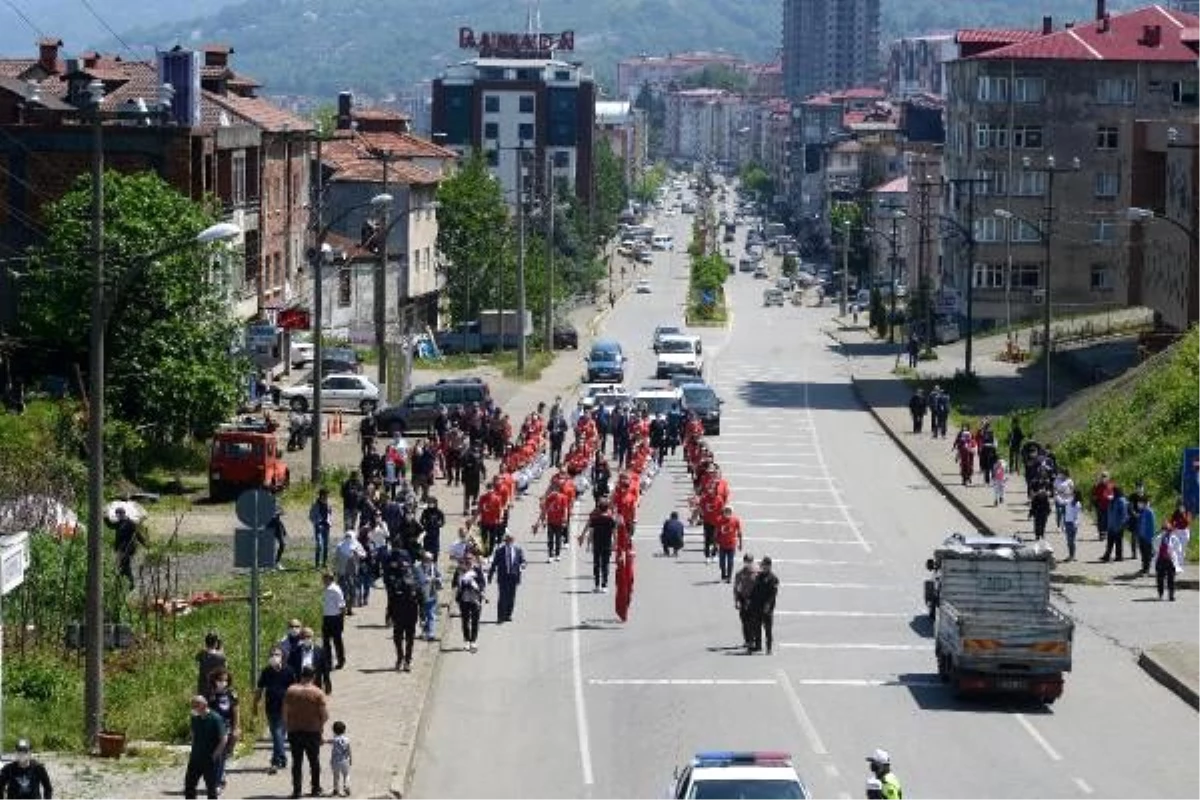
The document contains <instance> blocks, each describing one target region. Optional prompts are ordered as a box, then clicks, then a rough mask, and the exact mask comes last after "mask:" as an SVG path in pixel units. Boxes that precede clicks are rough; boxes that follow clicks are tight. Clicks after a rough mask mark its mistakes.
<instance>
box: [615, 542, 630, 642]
mask: <svg viewBox="0 0 1200 800" xmlns="http://www.w3.org/2000/svg"><path fill="white" fill-rule="evenodd" d="M633 564H634V552H633V540H632V539H630V538H629V533H628V532H627V531H626V529H625V525H624V524H622V525H621V526H620V527H619V528H618V529H617V576H616V579H617V596H616V601H617V617H619V618H620V620H621V622H625V621H626V620H628V619H629V604H630V603H631V602H633Z"/></svg>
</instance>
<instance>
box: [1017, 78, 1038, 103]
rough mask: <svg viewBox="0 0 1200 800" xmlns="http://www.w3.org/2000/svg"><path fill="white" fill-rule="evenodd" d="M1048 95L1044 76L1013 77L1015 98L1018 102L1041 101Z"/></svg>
mask: <svg viewBox="0 0 1200 800" xmlns="http://www.w3.org/2000/svg"><path fill="white" fill-rule="evenodd" d="M1045 97H1046V81H1045V79H1044V78H1013V100H1014V101H1015V102H1017V103H1040V102H1042V100H1044V99H1045Z"/></svg>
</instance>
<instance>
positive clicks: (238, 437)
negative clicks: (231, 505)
mask: <svg viewBox="0 0 1200 800" xmlns="http://www.w3.org/2000/svg"><path fill="white" fill-rule="evenodd" d="M290 480H291V476H290V474H289V472H288V466H287V464H286V463H284V460H283V456H282V454H281V453H280V452H279V441H278V439H276V437H275V432H274V431H273V430H264V429H263V428H262V427H261V426H258V425H243V424H237V425H223V426H221V427H220V428H218V429H217V432H216V433H215V434H214V435H213V440H212V445H211V446H210V448H209V455H208V496H209V497H210V498H212V499H213V500H221V499H223V498H225V497H228V496H230V495H232V494H235V493H236V492H239V491H242V490H244V489H267V490H269V491H273V492H276V491H279V490H281V489H284V488H286V487H287V485H288V483H289V481H290Z"/></svg>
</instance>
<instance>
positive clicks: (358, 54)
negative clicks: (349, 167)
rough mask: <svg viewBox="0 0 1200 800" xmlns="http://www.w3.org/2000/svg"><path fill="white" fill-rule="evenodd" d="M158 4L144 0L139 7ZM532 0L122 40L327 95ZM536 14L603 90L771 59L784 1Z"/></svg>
mask: <svg viewBox="0 0 1200 800" xmlns="http://www.w3.org/2000/svg"><path fill="white" fill-rule="evenodd" d="M18 2H20V0H18ZM25 2H26V4H31V3H30V0H25ZM38 2H39V3H41V2H58V3H66V2H68V0H38ZM92 2H94V3H96V4H98V5H104V6H105V7H106V8H107V7H113V9H114V10H113V12H112V16H113V17H114V19H115V18H116V17H117V11H116V9H117V8H121V9H124V8H126V7H127V6H129V5H132V4H131V3H129V2H128V0H92ZM186 2H187V4H188V6H189V7H192V8H197V9H200V10H204V8H205V7H209V8H211V7H213V6H218V5H221V0H207V2H204V0H186ZM882 2H883V31H884V38H885V40H886V39H889V38H892V37H895V36H900V35H906V34H913V33H929V32H933V31H938V30H941V31H949V30H953V29H955V28H957V27H969V26H973V25H1009V26H1014V27H1039V26H1040V25H1041V19H1042V16H1043V15H1052V16H1053V17H1054V18H1055V22H1056V25H1061V24H1062V23H1063V22H1065V21H1067V20H1068V19H1087V18H1089V17H1090V16H1092V15H1093V14H1094V13H1095V0H975V2H965V0H954V2H947V0H882ZM158 5H161V3H159V2H144V0H141V6H142V7H147V8H148V7H153V6H158ZM172 5H175V3H172ZM180 5H182V2H181V3H180ZM529 5H530V3H529V2H527V0H243V1H242V2H240V3H234V4H229V5H226V6H225V7H223V8H220V9H218V10H215V11H212V12H211V13H205V14H201V15H196V16H193V17H191V18H189V19H186V20H183V19H182V18H180V19H177V20H175V21H170V22H162V23H152V24H148V25H145V26H141V27H138V28H136V29H132V30H129V31H128V32H127V33H123V34H122V38H124V39H125V40H126V41H127V42H130V43H131V44H133V45H134V46H135V47H137V46H139V45H141V46H145V47H147V48H148V49H153V47H155V46H157V47H170V46H173V45H175V44H181V43H182V44H185V45H187V44H189V43H201V42H211V41H220V42H225V43H228V44H230V45H232V46H233V48H234V50H235V51H236V55H235V57H234V65H235V68H236V69H238V70H240V71H244V72H246V73H248V74H250V75H253V76H254V77H256V78H258V79H259V80H261V81H262V82H263V83H264V84H265V86H266V91H267V92H269V93H270V92H278V93H294V94H305V95H313V96H321V97H326V98H330V99H332V97H333V95H334V94H335V93H336V92H337V91H339V90H342V89H348V88H349V89H355V90H358V91H360V92H366V93H368V94H371V95H376V96H379V95H385V94H387V93H389V92H392V91H395V90H396V89H397V88H399V87H402V86H405V85H408V84H411V83H413V82H416V81H419V80H424V79H428V78H432V77H436V76H437V75H438V74H439V73H440V72H441V71H442V69H443V68H444V67H445V66H446V65H447V64H449V63H453V62H455V61H458V60H461V59H464V58H467V57H469V56H470V53H469V52H464V51H460V50H459V49H458V41H457V31H458V28H459V26H463V25H466V26H470V27H473V28H474V29H475V30H476V31H483V30H501V31H514V30H516V31H520V30H524V28H525V21H526V15H527V11H528V8H529ZM1133 5H1140V4H1139V3H1136V2H1134V0H1115V1H1114V0H1110V2H1109V7H1110V8H1112V9H1113V10H1114V11H1115V10H1117V9H1118V8H1120V7H1131V6H1133ZM83 13H85V14H86V12H83ZM144 16H145V15H144ZM541 22H542V28H543V30H546V31H560V30H565V29H570V30H574V31H575V44H576V52H575V58H578V59H581V60H583V61H584V62H585V63H587V64H588V65H590V66H592V67H593V68H594V69H595V70H596V73H597V76H598V77H599V78H600V80H601V82H602V83H603V84H607V85H610V86H611V84H612V83H613V78H614V76H615V64H616V62H617V60H619V59H621V58H624V57H627V56H630V55H636V54H638V53H643V52H644V53H651V54H666V53H671V52H683V51H688V50H711V51H727V52H731V53H737V54H739V55H742V56H744V57H746V58H750V59H755V60H772V59H774V58H776V57H777V53H778V49H779V43H780V38H781V36H780V31H781V24H782V4H781V2H780V0H543V1H542V2H541ZM68 46H69V45H68Z"/></svg>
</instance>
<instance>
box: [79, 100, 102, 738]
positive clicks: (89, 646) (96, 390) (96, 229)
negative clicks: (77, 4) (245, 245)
mask: <svg viewBox="0 0 1200 800" xmlns="http://www.w3.org/2000/svg"><path fill="white" fill-rule="evenodd" d="M88 90H89V91H90V92H92V102H93V104H94V105H93V107H92V113H93V115H94V116H93V118H92V320H91V329H90V331H89V336H88V339H89V342H88V346H89V350H88V392H89V395H90V396H89V397H88V431H87V443H88V523H87V604H86V609H85V612H86V613H85V615H84V619H85V626H86V631H85V636H86V640H85V648H84V650H85V655H86V657H85V661H84V684H83V688H84V727H85V735H86V736H87V741H86V742H85V743H84V744H85V745H87V747H88V748H89V749H90V748H91V747H92V746H93V745H95V743H96V737H97V736H98V735H99V734H100V731H101V730H102V728H103V726H104V530H103V525H104V128H103V126H102V124H101V123H102V120H101V118H100V102H101V100H102V99H103V97H104V95H103V85H102V84H100V83H99V82H98V81H94V82H93V85H90V86H89V87H88Z"/></svg>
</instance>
